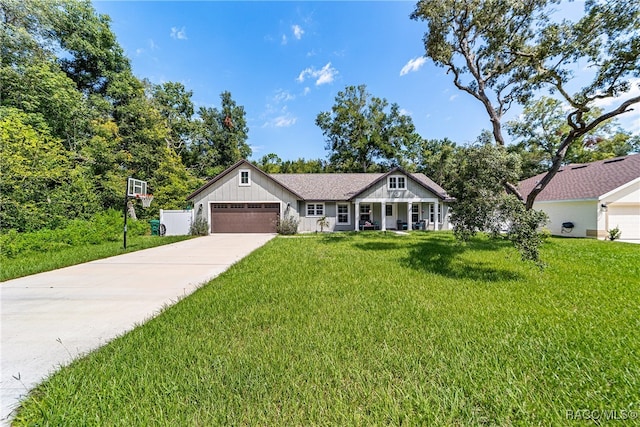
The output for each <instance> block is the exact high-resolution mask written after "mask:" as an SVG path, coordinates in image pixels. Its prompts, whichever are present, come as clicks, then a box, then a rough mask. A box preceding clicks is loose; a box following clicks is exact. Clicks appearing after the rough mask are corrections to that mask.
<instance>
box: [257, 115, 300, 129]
mask: <svg viewBox="0 0 640 427" xmlns="http://www.w3.org/2000/svg"><path fill="white" fill-rule="evenodd" d="M297 121H298V118H297V117H295V116H294V115H292V114H291V113H289V112H285V113H284V114H282V115H280V116H276V117H274V118H272V119H269V120H267V121H266V122H265V123H264V124H263V125H262V127H263V128H288V127H291V126H293V125H294V124H296V122H297Z"/></svg>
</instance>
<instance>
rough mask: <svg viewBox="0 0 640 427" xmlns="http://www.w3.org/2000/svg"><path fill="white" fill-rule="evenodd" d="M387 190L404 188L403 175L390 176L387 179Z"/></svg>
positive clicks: (405, 182)
mask: <svg viewBox="0 0 640 427" xmlns="http://www.w3.org/2000/svg"><path fill="white" fill-rule="evenodd" d="M387 186H388V187H389V190H406V188H407V180H406V179H405V177H404V176H390V177H389V178H388V179H387Z"/></svg>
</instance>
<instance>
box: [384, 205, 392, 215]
mask: <svg viewBox="0 0 640 427" xmlns="http://www.w3.org/2000/svg"><path fill="white" fill-rule="evenodd" d="M384 214H385V215H386V216H393V205H385V208H384Z"/></svg>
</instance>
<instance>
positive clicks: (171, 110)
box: [145, 82, 196, 154]
mask: <svg viewBox="0 0 640 427" xmlns="http://www.w3.org/2000/svg"><path fill="white" fill-rule="evenodd" d="M145 83H146V84H147V85H148V86H150V89H151V96H152V98H153V101H154V102H155V104H156V106H157V108H158V109H159V111H160V114H161V115H162V117H164V118H165V120H166V121H167V126H168V127H169V137H168V139H167V144H168V145H170V146H172V147H173V148H174V149H175V150H176V151H177V152H178V153H185V154H186V152H187V148H188V146H189V145H190V144H191V143H192V141H193V140H195V138H196V126H195V125H194V123H193V113H194V109H193V101H191V97H192V96H193V92H192V91H188V90H186V88H185V87H184V85H183V84H182V83H177V82H166V83H163V84H161V85H152V84H150V83H148V82H145Z"/></svg>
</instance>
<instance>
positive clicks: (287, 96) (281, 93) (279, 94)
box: [273, 89, 296, 104]
mask: <svg viewBox="0 0 640 427" xmlns="http://www.w3.org/2000/svg"><path fill="white" fill-rule="evenodd" d="M294 99H296V97H295V95H292V94H291V93H289V91H288V90H283V89H278V90H277V91H276V94H275V95H274V97H273V100H274V102H275V103H276V104H278V103H280V102H287V101H293V100H294Z"/></svg>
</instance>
